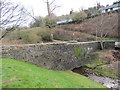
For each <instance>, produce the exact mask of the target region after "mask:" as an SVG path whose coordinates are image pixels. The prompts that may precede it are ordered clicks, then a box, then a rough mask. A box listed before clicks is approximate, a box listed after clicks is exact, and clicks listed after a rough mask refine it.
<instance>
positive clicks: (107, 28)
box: [57, 9, 120, 38]
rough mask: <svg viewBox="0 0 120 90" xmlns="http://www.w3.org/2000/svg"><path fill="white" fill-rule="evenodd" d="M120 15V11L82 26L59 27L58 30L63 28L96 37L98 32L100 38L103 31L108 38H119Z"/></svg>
mask: <svg viewBox="0 0 120 90" xmlns="http://www.w3.org/2000/svg"><path fill="white" fill-rule="evenodd" d="M119 13H120V9H119V10H117V11H112V12H108V13H105V14H102V15H99V16H96V17H93V18H90V19H87V20H85V21H84V22H82V23H80V24H66V25H58V26H57V28H62V29H65V30H70V31H77V32H84V33H87V34H91V35H96V30H97V31H98V36H100V30H103V31H104V34H106V33H107V36H106V37H108V38H118V37H119V35H118V31H119V23H118V21H119ZM101 22H102V24H101Z"/></svg>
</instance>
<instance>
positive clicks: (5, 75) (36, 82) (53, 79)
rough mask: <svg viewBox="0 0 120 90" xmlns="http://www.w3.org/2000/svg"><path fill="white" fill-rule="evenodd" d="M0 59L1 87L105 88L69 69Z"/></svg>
mask: <svg viewBox="0 0 120 90" xmlns="http://www.w3.org/2000/svg"><path fill="white" fill-rule="evenodd" d="M0 60H2V63H0V64H2V84H3V86H2V87H3V88H106V87H105V86H102V85H101V84H99V83H97V82H94V81H92V80H90V79H88V78H87V77H84V76H82V75H79V74H76V73H73V72H70V71H52V70H47V69H43V68H40V67H36V66H35V65H32V64H28V63H25V62H20V61H16V60H13V59H6V58H3V59H0Z"/></svg>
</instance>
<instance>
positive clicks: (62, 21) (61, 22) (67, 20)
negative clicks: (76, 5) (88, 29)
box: [56, 19, 72, 24]
mask: <svg viewBox="0 0 120 90" xmlns="http://www.w3.org/2000/svg"><path fill="white" fill-rule="evenodd" d="M69 22H72V19H64V20H60V21H57V22H56V23H57V24H64V23H69Z"/></svg>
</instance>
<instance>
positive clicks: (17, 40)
mask: <svg viewBox="0 0 120 90" xmlns="http://www.w3.org/2000/svg"><path fill="white" fill-rule="evenodd" d="M52 32H53V30H51V29H48V28H41V27H37V28H30V29H25V30H15V31H13V32H11V33H9V34H8V35H6V37H5V38H3V40H2V44H3V45H4V44H32V43H40V42H48V41H52V38H51V33H52Z"/></svg>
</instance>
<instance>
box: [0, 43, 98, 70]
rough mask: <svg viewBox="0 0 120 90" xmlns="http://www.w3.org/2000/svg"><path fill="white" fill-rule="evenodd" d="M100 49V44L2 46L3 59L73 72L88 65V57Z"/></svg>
mask: <svg viewBox="0 0 120 90" xmlns="http://www.w3.org/2000/svg"><path fill="white" fill-rule="evenodd" d="M98 49H100V44H99V43H98V42H86V43H43V44H26V45H10V46H2V57H3V58H11V59H16V60H21V61H24V62H28V63H31V64H34V65H37V66H39V67H43V68H46V69H51V70H71V69H73V68H76V67H80V66H81V65H83V64H85V63H88V62H89V60H88V59H87V56H88V55H89V54H90V53H91V52H94V51H96V50H98Z"/></svg>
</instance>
